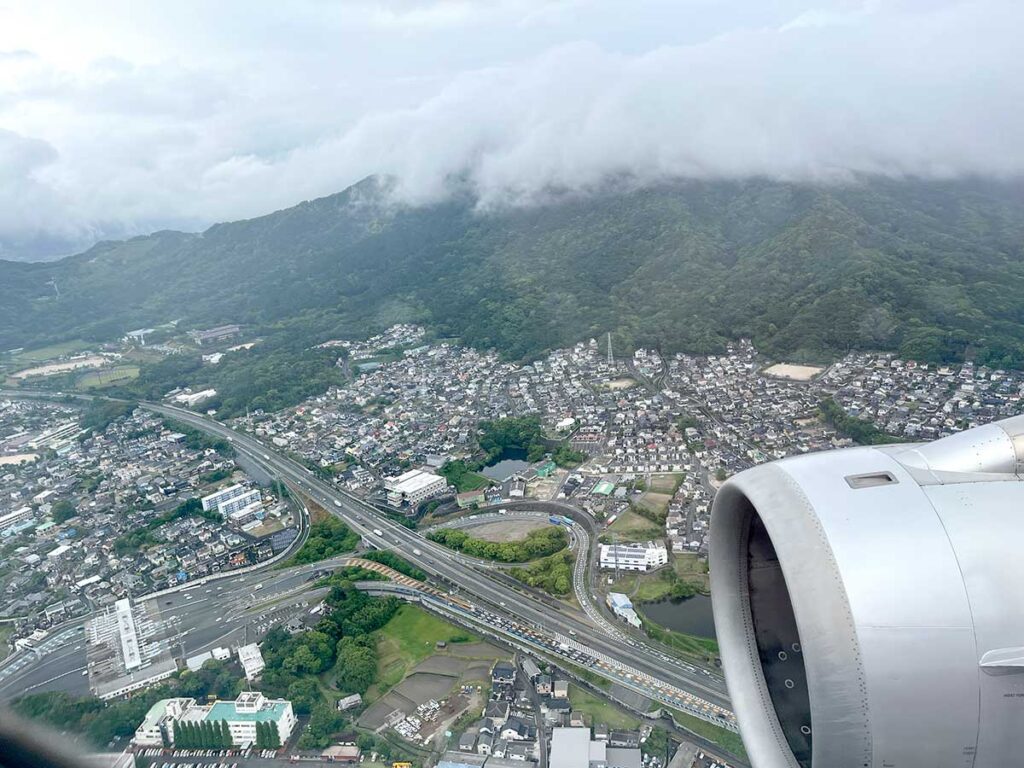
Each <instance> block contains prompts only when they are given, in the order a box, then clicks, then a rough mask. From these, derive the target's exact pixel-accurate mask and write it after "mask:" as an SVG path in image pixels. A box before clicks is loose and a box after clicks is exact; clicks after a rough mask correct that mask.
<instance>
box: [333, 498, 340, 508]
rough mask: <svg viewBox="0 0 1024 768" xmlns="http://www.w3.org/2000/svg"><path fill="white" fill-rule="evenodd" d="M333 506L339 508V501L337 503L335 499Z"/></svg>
mask: <svg viewBox="0 0 1024 768" xmlns="http://www.w3.org/2000/svg"><path fill="white" fill-rule="evenodd" d="M334 506H336V507H340V506H341V502H340V501H338V500H337V499H335V500H334Z"/></svg>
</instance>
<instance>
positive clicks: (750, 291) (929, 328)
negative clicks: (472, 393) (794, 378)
mask: <svg viewBox="0 0 1024 768" xmlns="http://www.w3.org/2000/svg"><path fill="white" fill-rule="evenodd" d="M387 200H388V197H387V193H386V190H385V189H382V188H381V185H379V184H378V182H377V181H375V180H373V179H368V180H366V181H364V182H361V183H360V184H358V185H355V186H354V187H352V188H350V189H348V190H346V191H344V192H342V193H340V194H337V195H333V196H330V197H326V198H322V199H319V200H315V201H312V202H306V203H302V204H301V205H298V206H296V207H294V208H290V209H287V210H283V211H278V212H276V213H273V214H270V215H268V216H263V217H260V218H257V219H252V220H248V221H240V222H234V223H229V224H218V225H216V226H213V227H211V228H210V229H208V230H207V231H205V232H203V233H201V234H183V233H179V232H158V233H156V234H153V235H150V236H147V237H137V238H134V239H132V240H128V241H126V242H118V243H102V244H100V245H97V246H95V247H94V248H92V249H90V250H89V251H87V252H86V253H83V254H80V255H77V256H73V257H69V258H65V259H62V260H60V261H56V262H49V263H35V264H26V263H14V262H0V347H2V348H10V347H14V346H29V345H37V344H40V343H46V342H52V341H57V340H62V339H69V338H84V339H90V340H91V339H96V340H102V339H109V338H111V337H116V336H119V335H120V334H122V333H123V332H125V331H127V330H130V329H133V328H136V327H140V326H152V325H156V324H160V323H164V322H168V321H171V320H181V324H180V326H179V327H182V328H188V327H202V326H207V325H212V324H216V323H222V322H237V323H241V324H243V325H247V326H250V327H252V328H254V329H255V330H256V331H257V332H260V333H261V334H266V335H269V336H270V338H271V339H273V338H278V339H279V341H280V346H279V348H283V347H286V346H289V345H292V346H294V345H297V344H301V345H306V346H309V345H310V344H311V343H315V342H316V341H318V340H323V339H326V338H329V337H332V336H337V335H338V334H340V333H348V334H351V333H361V332H365V331H369V330H373V329H376V328H380V327H382V326H385V325H387V324H390V323H392V322H395V321H399V320H410V321H419V322H423V323H425V324H427V325H428V327H430V328H431V329H432V330H434V331H435V332H436V333H437V334H439V335H445V336H457V337H459V338H461V339H462V340H463V341H464V342H466V343H469V344H472V345H476V346H480V347H495V348H497V349H499V350H500V351H501V352H502V353H504V354H505V355H507V356H508V357H510V358H513V359H520V358H529V357H531V356H534V355H538V354H540V353H543V352H544V351H545V350H548V349H551V348H555V347H558V346H563V345H566V344H569V343H573V342H575V341H577V340H579V339H583V338H589V337H592V336H596V335H599V334H603V333H605V332H607V331H611V332H612V333H613V337H614V338H615V340H616V346H617V347H619V348H621V349H624V350H625V349H628V348H630V347H633V346H653V347H657V348H659V349H661V350H663V351H665V352H674V351H680V350H683V351H693V352H709V351H713V350H716V349H721V347H722V345H723V344H724V343H725V342H726V340H728V339H731V338H736V337H738V336H750V337H753V338H754V339H755V341H756V342H757V343H758V345H759V346H761V347H762V348H764V349H765V350H767V351H769V352H770V353H772V354H774V355H777V356H785V357H788V358H791V359H795V360H820V359H824V358H828V357H831V356H834V355H838V354H841V353H843V352H845V351H847V350H850V349H855V348H873V349H877V348H884V349H896V350H900V351H901V352H902V353H904V354H906V355H908V356H913V357H916V358H921V359H928V360H935V361H938V360H955V359H958V358H960V357H962V356H964V355H970V356H973V357H975V358H976V359H980V360H983V361H986V362H991V363H994V364H997V365H1005V366H1017V367H1019V366H1021V365H1024V262H1022V245H1024V205H1022V203H1024V188H1022V187H1021V186H1020V185H1015V184H1013V185H1012V184H999V183H990V182H981V181H956V182H952V181H951V182H921V181H890V180H878V179H874V180H868V181H865V182H863V183H860V184H856V185H848V186H829V187H826V186H807V185H795V184H785V183H778V182H771V181H765V180H754V181H745V182H678V183H670V184H669V183H667V184H663V185H660V186H656V187H652V188H645V189H637V190H629V191H622V190H618V191H607V192H604V193H601V194H594V195H589V196H565V197H563V198H561V199H559V200H557V201H554V202H551V203H549V204H547V205H544V206H538V207H531V208H516V209H508V210H500V211H492V212H487V211H484V212H480V211H477V210H475V208H474V204H473V201H472V200H468V199H455V200H450V201H447V202H444V203H440V204H436V205H430V206H424V207H416V208H411V207H402V206H397V205H391V204H389V203H388V202H387ZM51 281H53V282H55V283H56V286H57V290H59V297H58V295H57V292H56V290H55V289H54V286H53V284H52V283H51Z"/></svg>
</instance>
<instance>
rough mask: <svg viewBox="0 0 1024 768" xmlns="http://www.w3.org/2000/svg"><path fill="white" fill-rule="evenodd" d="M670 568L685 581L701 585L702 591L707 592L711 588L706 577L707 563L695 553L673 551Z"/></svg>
mask: <svg viewBox="0 0 1024 768" xmlns="http://www.w3.org/2000/svg"><path fill="white" fill-rule="evenodd" d="M672 569H673V570H674V571H675V572H676V574H678V575H679V576H680V577H681V578H683V579H685V580H686V581H689V582H693V583H694V584H701V585H703V588H702V589H701V591H702V592H705V593H707V592H709V591H710V590H711V582H710V581H709V579H708V564H707V562H706V561H705V560H702V559H701V557H700V555H698V554H697V553H695V552H675V553H673V554H672Z"/></svg>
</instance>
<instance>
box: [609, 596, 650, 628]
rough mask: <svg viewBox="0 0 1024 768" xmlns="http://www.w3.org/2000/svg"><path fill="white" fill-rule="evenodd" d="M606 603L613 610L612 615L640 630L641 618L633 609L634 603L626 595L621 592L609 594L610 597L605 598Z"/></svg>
mask: <svg viewBox="0 0 1024 768" xmlns="http://www.w3.org/2000/svg"><path fill="white" fill-rule="evenodd" d="M605 602H606V603H607V604H608V607H609V608H611V609H612V613H614V614H615V615H616V616H618V617H619V618H620V619H622V620H623V621H625V622H626V623H627V624H630V625H632V626H634V627H636V628H637V629H640V626H641V622H640V617H639V616H638V615H637V612H636V610H635V609H634V608H633V602H632V601H631V600H630V599H629V598H628V597H627V596H626V595H624V594H622V593H621V592H609V593H608V597H607V598H605Z"/></svg>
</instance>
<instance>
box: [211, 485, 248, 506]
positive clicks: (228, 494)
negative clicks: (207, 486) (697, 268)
mask: <svg viewBox="0 0 1024 768" xmlns="http://www.w3.org/2000/svg"><path fill="white" fill-rule="evenodd" d="M243 493H247V491H246V489H245V486H244V485H241V484H240V483H236V484H235V485H229V486H228V487H227V488H221V489H220V490H219V491H214V492H213V493H211V494H210V495H209V496H203V498H201V499H200V501H201V502H202V503H203V512H209V511H210V510H211V509H217V508H218V507H219V506H220V505H221V504H223V503H224V502H226V501H230V500H231V499H236V498H238V497H239V496H241V495H242V494H243Z"/></svg>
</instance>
